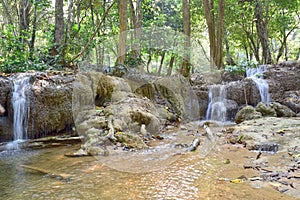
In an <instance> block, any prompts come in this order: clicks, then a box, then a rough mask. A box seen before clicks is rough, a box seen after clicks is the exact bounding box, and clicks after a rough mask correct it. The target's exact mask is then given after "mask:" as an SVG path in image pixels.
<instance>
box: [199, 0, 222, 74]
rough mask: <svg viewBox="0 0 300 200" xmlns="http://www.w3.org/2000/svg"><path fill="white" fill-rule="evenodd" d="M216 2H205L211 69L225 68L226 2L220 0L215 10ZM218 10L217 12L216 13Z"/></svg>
mask: <svg viewBox="0 0 300 200" xmlns="http://www.w3.org/2000/svg"><path fill="white" fill-rule="evenodd" d="M214 6H215V5H214V0H203V7H204V15H205V19H206V24H207V27H208V35H209V47H210V67H211V68H212V69H213V68H218V69H220V68H222V67H223V37H224V11H225V0H218V8H217V9H215V8H214ZM216 10H217V12H215V11H216Z"/></svg>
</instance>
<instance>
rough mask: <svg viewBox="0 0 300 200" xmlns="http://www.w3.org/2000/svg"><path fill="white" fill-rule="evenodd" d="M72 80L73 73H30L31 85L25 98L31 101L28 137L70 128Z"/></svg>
mask: <svg viewBox="0 0 300 200" xmlns="http://www.w3.org/2000/svg"><path fill="white" fill-rule="evenodd" d="M73 81H74V75H66V76H62V75H54V76H48V75H47V74H46V73H36V74H33V75H31V81H30V82H31V83H32V85H31V88H30V91H29V92H28V97H27V98H28V102H29V103H30V112H29V114H30V115H29V120H28V123H29V124H28V135H29V138H37V137H41V136H46V135H48V134H58V133H60V132H62V131H70V130H72V126H73V124H74V123H73V118H72V116H73V115H72V91H73V89H72V84H73Z"/></svg>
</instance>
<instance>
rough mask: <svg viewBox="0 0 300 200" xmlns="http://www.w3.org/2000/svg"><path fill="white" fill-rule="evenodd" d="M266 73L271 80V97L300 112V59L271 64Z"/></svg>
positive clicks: (269, 80)
mask: <svg viewBox="0 0 300 200" xmlns="http://www.w3.org/2000/svg"><path fill="white" fill-rule="evenodd" d="M264 75H265V78H266V79H267V80H268V82H269V89H270V95H271V99H272V100H273V101H276V102H280V103H281V104H283V105H286V106H288V107H289V108H291V109H292V110H293V111H294V112H296V113H297V112H300V103H299V93H300V61H286V62H282V63H280V64H277V65H269V66H268V71H267V72H265V74H264ZM297 93H298V94H297ZM297 99H298V100H297ZM297 101H298V103H297ZM297 109H298V111H297Z"/></svg>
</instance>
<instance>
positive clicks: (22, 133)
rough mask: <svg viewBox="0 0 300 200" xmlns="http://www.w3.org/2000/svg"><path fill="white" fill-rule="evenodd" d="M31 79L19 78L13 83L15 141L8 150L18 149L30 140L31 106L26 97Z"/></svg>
mask: <svg viewBox="0 0 300 200" xmlns="http://www.w3.org/2000/svg"><path fill="white" fill-rule="evenodd" d="M29 78H30V77H19V78H16V79H14V81H13V83H14V85H13V95H12V106H13V133H14V141H13V142H11V143H9V144H8V145H7V148H8V149H18V148H19V143H20V142H22V141H23V140H26V139H28V134H27V129H28V115H29V106H28V102H27V97H26V87H27V86H28V85H29Z"/></svg>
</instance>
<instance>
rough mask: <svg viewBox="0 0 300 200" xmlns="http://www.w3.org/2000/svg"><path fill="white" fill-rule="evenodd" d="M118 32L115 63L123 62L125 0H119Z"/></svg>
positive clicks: (125, 26) (125, 19) (125, 35)
mask: <svg viewBox="0 0 300 200" xmlns="http://www.w3.org/2000/svg"><path fill="white" fill-rule="evenodd" d="M119 19H120V34H119V45H118V58H117V61H116V64H123V65H124V64H125V59H126V37H127V0H119Z"/></svg>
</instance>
